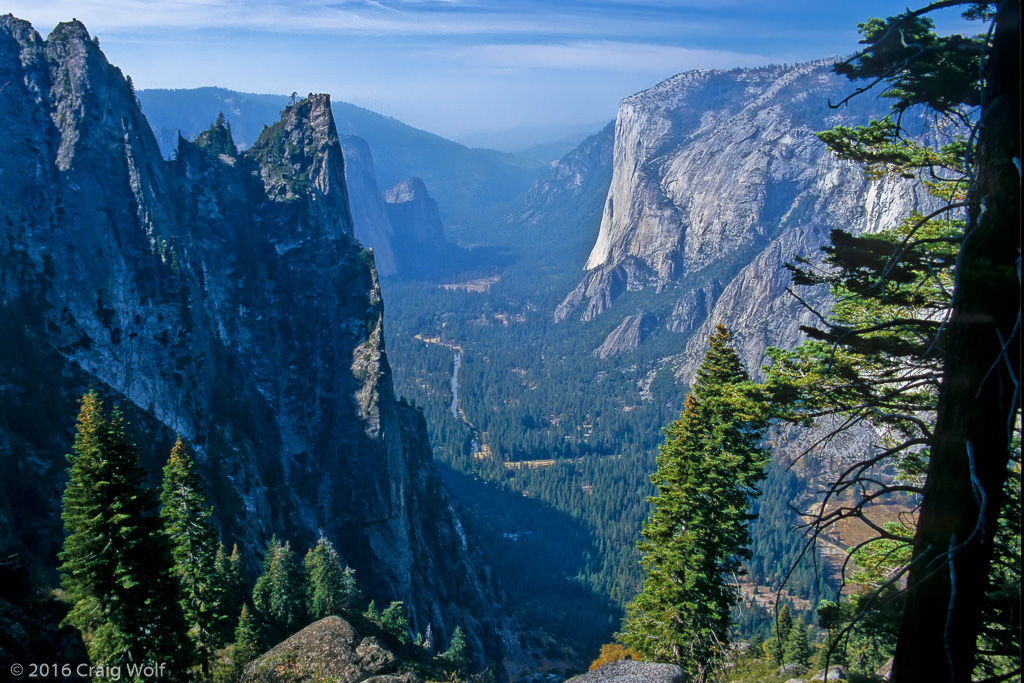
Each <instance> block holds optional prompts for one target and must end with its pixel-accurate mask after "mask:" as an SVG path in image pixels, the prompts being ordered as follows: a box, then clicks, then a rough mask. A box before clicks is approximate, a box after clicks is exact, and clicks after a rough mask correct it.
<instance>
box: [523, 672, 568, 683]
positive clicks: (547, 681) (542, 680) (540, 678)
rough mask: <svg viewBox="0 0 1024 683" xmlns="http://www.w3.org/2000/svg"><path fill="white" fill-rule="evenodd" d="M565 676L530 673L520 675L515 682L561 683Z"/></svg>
mask: <svg viewBox="0 0 1024 683" xmlns="http://www.w3.org/2000/svg"><path fill="white" fill-rule="evenodd" d="M564 680H565V678H563V677H562V676H559V675H558V674H553V673H532V674H527V675H526V676H520V677H519V678H517V679H516V680H515V683H562V681H564Z"/></svg>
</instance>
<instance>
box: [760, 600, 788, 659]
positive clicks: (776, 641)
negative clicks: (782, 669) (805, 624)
mask: <svg viewBox="0 0 1024 683" xmlns="http://www.w3.org/2000/svg"><path fill="white" fill-rule="evenodd" d="M792 630H793V616H792V614H791V613H790V611H789V605H783V606H782V607H780V608H779V613H778V616H777V617H776V618H775V623H774V624H773V625H772V636H771V638H769V639H768V640H766V641H764V644H763V645H762V647H763V648H764V652H765V655H766V656H767V657H768V661H770V662H771V663H772V664H775V665H776V666H778V665H780V664H782V663H783V662H785V661H786V658H785V647H786V643H787V642H789V634H790V631H792Z"/></svg>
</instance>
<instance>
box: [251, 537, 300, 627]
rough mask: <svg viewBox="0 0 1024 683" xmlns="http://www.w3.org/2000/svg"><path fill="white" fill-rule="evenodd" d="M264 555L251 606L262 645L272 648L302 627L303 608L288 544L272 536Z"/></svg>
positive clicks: (296, 574) (297, 576)
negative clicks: (256, 620) (261, 638)
mask: <svg viewBox="0 0 1024 683" xmlns="http://www.w3.org/2000/svg"><path fill="white" fill-rule="evenodd" d="M266 552H267V554H266V556H265V557H264V560H263V573H262V574H261V575H260V577H259V578H258V579H257V580H256V586H255V587H254V588H253V592H252V604H253V610H254V612H255V613H256V616H257V619H258V623H259V629H260V634H261V636H262V637H263V642H264V644H266V645H267V646H268V647H272V646H274V645H276V644H277V643H279V642H280V641H282V640H284V639H285V638H287V637H288V636H290V635H292V634H293V633H295V632H296V631H298V630H299V629H300V628H302V627H303V626H304V625H305V624H306V609H305V599H304V596H303V583H302V575H301V573H300V572H299V563H298V561H297V560H296V558H295V553H294V552H293V551H292V549H291V545H290V544H288V543H287V542H286V543H281V542H280V541H279V540H278V539H277V537H276V536H274V537H273V538H271V539H270V541H269V542H268V543H267V551H266Z"/></svg>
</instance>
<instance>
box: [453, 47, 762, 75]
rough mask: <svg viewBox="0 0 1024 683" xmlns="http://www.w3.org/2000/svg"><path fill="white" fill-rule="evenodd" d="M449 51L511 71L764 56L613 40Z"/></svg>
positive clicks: (750, 62) (693, 65) (695, 65)
mask: <svg viewBox="0 0 1024 683" xmlns="http://www.w3.org/2000/svg"><path fill="white" fill-rule="evenodd" d="M447 53H448V55H449V56H450V57H451V58H453V59H455V60H456V61H459V62H465V63H468V64H474V65H476V66H478V67H479V66H483V67H492V68H509V69H513V68H514V69H521V68H527V69H536V68H542V69H572V70H598V71H656V72H665V71H666V69H671V70H675V71H685V70H687V69H704V68H733V67H737V66H754V65H759V64H765V63H767V62H769V61H771V59H770V58H769V57H766V56H764V55H758V54H749V53H741V52H730V51H727V50H700V49H691V48H685V47H677V46H673V45H652V44H650V43H635V42H616V41H607V40H599V41H582V42H571V43H558V44H490V45H473V46H466V47H459V48H452V49H450V50H448V51H447Z"/></svg>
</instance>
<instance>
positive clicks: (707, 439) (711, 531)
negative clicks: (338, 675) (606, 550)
mask: <svg viewBox="0 0 1024 683" xmlns="http://www.w3.org/2000/svg"><path fill="white" fill-rule="evenodd" d="M730 339H731V335H730V334H729V332H728V330H726V329H725V328H724V327H723V326H721V325H719V326H718V328H717V330H716V332H715V334H713V335H712V336H711V338H710V349H709V350H708V351H707V353H706V354H705V356H704V360H703V362H702V363H701V365H700V368H699V369H698V371H697V377H696V381H695V383H694V386H693V389H692V391H691V393H690V395H689V396H687V399H686V404H685V407H684V409H683V412H682V415H680V417H679V419H678V420H677V421H676V422H674V423H673V424H672V425H671V426H670V427H669V428H668V429H666V439H665V443H664V444H663V445H662V447H661V451H660V454H659V456H658V471H657V472H656V473H655V474H654V475H653V476H652V478H651V480H652V482H653V483H654V484H655V486H656V487H657V489H658V496H656V497H654V498H652V499H651V501H650V502H651V503H652V505H653V507H654V509H653V511H652V512H651V515H650V517H649V518H648V520H647V522H646V523H645V524H644V528H643V536H644V539H643V540H641V541H640V543H638V548H639V549H640V550H641V552H643V553H644V558H643V566H644V569H645V571H646V573H647V580H646V581H645V582H644V588H643V590H642V591H641V593H640V595H638V596H637V598H636V599H635V600H634V601H633V602H632V603H630V605H629V607H628V608H627V619H626V623H625V630H624V633H623V634H622V636H621V637H622V640H623V642H625V643H626V644H627V645H630V646H631V647H633V648H635V649H636V650H638V651H639V652H641V653H643V654H644V655H645V656H646V657H649V658H652V659H655V660H660V661H670V662H675V663H677V664H680V665H681V666H683V667H684V668H686V669H687V670H689V671H690V673H691V674H692V675H695V676H696V677H697V678H699V679H703V678H705V677H706V676H707V673H708V672H709V671H710V670H711V669H712V668H714V667H715V666H716V665H717V663H718V662H719V661H720V660H721V659H722V658H723V657H724V656H725V653H726V651H727V648H728V645H729V637H730V636H729V631H730V614H731V610H732V608H733V605H734V604H735V603H736V599H737V591H736V587H735V585H734V584H733V583H732V582H731V579H732V577H733V576H734V575H735V574H737V573H739V572H740V571H741V562H742V560H743V559H744V558H747V557H749V555H750V552H749V550H748V548H747V545H748V543H749V540H750V539H749V533H748V529H747V522H748V521H749V519H750V515H749V514H748V513H747V512H746V511H747V510H748V508H749V506H750V501H751V499H752V498H753V497H755V496H756V495H757V494H758V493H759V489H758V483H759V482H760V481H761V479H763V478H764V468H765V465H766V464H767V461H768V454H767V450H766V449H765V448H764V447H763V445H762V439H763V432H764V429H765V428H766V426H767V411H766V406H765V404H764V402H763V400H762V399H761V397H760V394H759V392H758V391H757V390H756V387H755V386H754V385H753V384H752V383H751V382H750V379H749V377H748V375H747V373H746V371H745V370H743V368H742V366H741V364H740V360H739V355H738V354H737V353H736V351H735V349H733V348H732V346H730V343H729V342H730Z"/></svg>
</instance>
